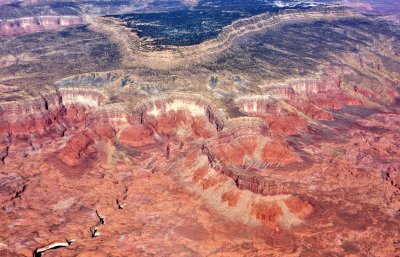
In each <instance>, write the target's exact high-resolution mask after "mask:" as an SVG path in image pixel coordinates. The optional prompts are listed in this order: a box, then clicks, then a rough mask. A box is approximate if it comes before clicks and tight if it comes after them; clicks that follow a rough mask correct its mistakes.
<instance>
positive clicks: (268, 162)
mask: <svg viewBox="0 0 400 257" xmlns="http://www.w3.org/2000/svg"><path fill="white" fill-rule="evenodd" d="M344 74H346V72H343V71H342V70H341V71H340V72H339V71H337V70H335V69H330V71H325V72H322V75H321V76H320V77H319V78H310V79H308V80H304V79H302V80H299V81H291V82H288V83H286V84H276V85H275V86H274V87H269V88H270V89H271V88H272V89H271V90H270V91H268V92H270V93H269V94H264V95H262V96H254V95H253V96H241V97H238V98H237V99H236V100H235V101H234V103H235V104H236V105H237V108H238V110H240V112H241V113H242V114H243V117H230V116H229V115H228V114H227V111H226V110H225V109H224V108H223V107H222V106H218V104H217V103H216V102H214V101H212V100H211V99H209V98H206V97H203V96H201V95H196V94H182V93H175V94H164V95H161V96H157V97H153V98H149V99H144V100H142V101H139V102H137V103H136V104H134V105H132V104H130V103H123V102H121V103H110V100H111V98H110V97H109V96H108V94H107V93H106V92H108V91H107V89H106V88H103V89H101V88H90V87H64V88H60V89H59V90H58V91H56V92H54V93H49V94H46V95H42V96H41V97H39V98H35V99H32V100H29V101H24V102H10V103H7V104H2V105H1V109H0V110H1V115H0V120H1V124H2V125H1V128H0V135H1V141H0V143H1V149H0V150H1V151H0V158H1V163H2V165H1V166H0V169H1V170H4V172H6V173H2V174H7V177H4V181H5V184H4V185H3V188H4V190H3V191H2V197H1V201H2V205H3V212H4V214H5V216H4V217H5V222H9V224H11V225H12V224H14V223H15V222H19V223H18V224H19V225H18V228H17V229H16V230H15V233H12V234H9V236H8V238H7V240H6V241H5V243H4V245H6V247H4V246H3V250H2V251H3V253H4V254H8V253H12V252H13V253H17V254H28V253H29V252H32V251H33V250H34V249H35V248H36V247H38V246H39V245H41V244H45V243H46V242H47V243H50V242H51V241H55V240H60V239H62V238H63V237H67V238H74V239H77V240H78V241H79V247H72V246H71V247H69V248H70V249H69V250H70V251H72V252H74V254H78V253H81V254H83V253H85V254H92V253H94V252H93V251H96V252H97V251H104V250H100V249H111V248H108V247H111V246H112V245H114V244H117V242H123V244H124V245H125V246H124V247H125V248H124V249H125V250H124V251H127V252H134V253H136V254H138V255H140V254H141V253H142V251H145V252H148V251H152V252H154V253H156V254H157V253H161V251H165V249H167V248H168V247H167V245H168V243H167V241H163V240H161V242H164V243H162V244H161V245H160V244H158V246H155V245H154V244H153V243H152V242H153V241H147V240H149V239H143V240H145V241H141V240H139V241H138V239H139V238H140V237H141V236H140V235H146V236H145V238H147V235H153V236H155V234H154V231H153V230H152V228H153V227H154V226H156V227H157V230H159V229H161V230H165V231H168V230H169V231H170V232H166V233H167V234H168V235H169V237H171V238H173V239H174V240H177V241H181V240H186V239H184V238H191V240H192V239H193V240H194V241H191V242H192V243H190V244H191V245H193V246H195V245H196V244H198V243H201V244H202V245H204V244H206V245H208V248H207V249H208V250H206V252H207V251H213V249H215V247H218V245H219V243H217V242H214V240H213V239H212V238H211V237H210V233H213V234H214V235H217V236H218V237H222V238H223V236H222V234H224V233H233V231H231V229H233V228H232V226H233V224H234V227H235V230H236V229H237V230H239V231H242V232H243V233H247V232H246V231H250V230H251V231H253V232H252V233H254V234H253V235H252V236H250V237H249V239H248V240H251V241H252V242H253V247H254V249H257V251H258V252H260V254H268V253H271V251H272V250H269V249H265V248H263V247H262V245H263V244H265V241H264V243H262V242H261V241H259V240H260V234H259V233H261V234H263V235H264V233H269V234H272V235H274V236H273V237H274V238H276V237H278V238H281V237H284V236H289V237H290V238H293V240H296V238H297V239H299V238H303V239H302V240H306V242H307V244H310V245H313V249H318V250H313V251H312V253H313V254H316V255H320V254H323V253H324V250H323V249H324V247H326V246H327V245H330V247H332V249H333V251H335V252H337V253H338V254H341V253H344V252H346V251H347V250H346V249H347V248H343V247H344V246H343V244H345V245H346V244H348V243H344V242H343V243H335V244H334V245H332V244H331V242H332V241H334V240H338V239H337V234H338V233H339V234H341V235H342V236H341V237H342V238H347V236H349V235H350V236H351V237H352V238H353V240H355V241H354V242H356V244H359V243H366V242H368V244H369V245H370V247H369V248H368V250H367V249H366V248H365V249H364V248H363V249H364V251H369V252H370V253H373V254H375V255H377V256H386V255H387V254H391V253H395V252H396V251H397V252H398V248H397V247H396V245H395V244H393V243H392V242H391V239H392V238H395V237H396V236H397V233H398V232H397V231H396V230H395V226H391V228H388V227H386V225H385V224H387V222H390V223H393V224H397V221H396V217H397V215H398V210H399V208H400V201H399V198H398V192H399V190H400V189H399V188H398V186H397V175H396V174H397V173H398V171H399V167H398V163H399V162H398V161H399V160H398V156H399V147H398V145H396V144H397V143H396V142H398V133H395V131H396V129H397V125H396V124H398V122H399V116H398V115H397V114H396V112H387V111H386V112H382V111H372V110H371V109H369V108H368V107H367V106H366V105H365V101H362V100H363V98H364V97H369V98H371V99H373V97H375V94H374V93H372V94H371V95H367V96H366V94H363V93H361V92H360V91H359V89H357V90H353V91H351V90H350V91H346V90H347V87H344V86H343V84H342V82H341V80H342V78H343V76H344ZM117 84H118V83H117ZM266 88H267V87H266ZM350 89H351V88H350ZM272 91H273V92H272ZM266 92H267V91H266ZM373 95H374V96H373ZM326 96H330V97H326ZM385 97H387V98H388V99H391V100H390V102H389V103H388V106H392V104H393V103H395V101H396V99H397V97H398V95H397V94H388V95H386V96H385ZM315 110H317V111H318V112H317V111H315ZM354 112H359V113H364V114H365V115H364V114H363V115H360V116H358V117H356V116H354ZM344 126H345V127H344ZM344 138H347V140H343V139H344ZM371 149H375V150H371ZM371 151H373V152H371ZM378 159H379V160H381V161H382V160H385V165H384V167H383V166H381V165H379V163H381V161H380V162H379V163H378V162H375V161H374V160H378ZM23 160H29V162H24V163H25V164H21V162H22V161H23ZM21 165H22V166H21ZM371 165H372V168H373V169H371ZM17 166H18V167H19V168H18V170H19V172H18V173H15V172H13V167H17ZM375 166H376V169H375V168H374V167H375ZM378 167H379V168H378ZM20 174H24V175H23V176H21V175H20ZM20 176H21V177H20ZM37 177H41V179H40V180H37V179H36V178H37ZM88 183H90V184H88ZM76 186H78V187H79V188H80V191H79V194H75V193H72V192H74V191H73V190H74V188H76ZM371 186H372V187H374V188H375V190H374V191H369V189H368V188H370V187H371ZM58 187H59V188H58ZM56 188H57V189H56ZM167 188H168V190H167ZM82 190H83V191H84V192H85V194H83V195H82V193H81V191H82ZM182 190H183V191H182ZM43 194H46V195H47V196H44V195H43ZM144 195H147V196H146V197H145V198H143V197H144ZM153 195H154V197H156V198H153ZM50 196H51V197H50ZM171 197H172V198H171ZM34 199H42V200H41V201H46V204H45V206H46V210H42V213H46V212H47V211H49V210H52V211H53V212H54V214H53V215H51V218H49V219H46V222H43V223H41V224H37V225H35V226H32V225H31V223H30V222H28V220H26V219H25V218H23V217H35V215H38V213H41V212H39V209H38V208H43V204H41V205H38V204H39V203H36V200H34ZM46 199H47V200H46ZM144 199H147V200H146V201H148V202H147V203H145V202H143V201H145V200H144ZM193 199H197V200H193ZM337 199H341V201H344V204H343V203H341V202H337ZM175 204H178V206H180V207H179V208H180V211H179V213H181V214H182V215H183V216H182V215H178V216H175V217H174V216H171V213H172V212H171V211H169V210H171V208H173V207H172V206H173V205H175ZM199 204H201V206H202V207H201V206H200V205H199ZM16 206H17V207H16ZM40 206H41V207H40ZM16 208H17V209H18V212H17V209H16ZM82 208H83V209H82ZM154 208H155V209H154ZM193 208H196V210H197V211H196V212H199V214H200V213H201V214H200V215H201V216H203V215H206V216H204V217H202V218H200V219H197V220H195V221H194V220H193V217H192V216H191V214H190V213H191V212H193ZM205 208H206V209H205ZM95 210H97V211H98V212H99V213H101V215H104V216H105V217H107V220H109V219H110V220H111V221H110V223H108V222H107V223H106V224H105V225H102V226H100V227H98V228H97V229H99V231H100V232H101V237H103V238H104V239H106V241H102V243H99V242H98V241H96V240H97V239H90V228H91V226H92V227H94V226H96V217H94V216H93V214H94V211H95ZM155 210H157V211H155ZM355 210H358V211H355ZM132 212H133V213H135V215H130V213H132ZM151 213H153V214H151ZM156 213H157V214H156ZM208 213H214V214H215V215H216V216H215V217H213V218H211V217H210V216H209V215H210V214H208ZM377 214H379V215H377ZM15 215H17V216H18V217H19V218H18V219H15ZM46 215H49V214H46ZM160 215H161V216H160ZM145 217H147V218H145ZM151 217H153V218H151ZM156 217H157V218H156ZM221 218H222V219H223V220H225V221H224V222H223V223H224V224H225V222H226V223H227V224H229V225H226V226H227V227H224V226H223V227H222V228H221V229H220V230H219V231H213V230H212V229H211V228H212V227H213V226H216V225H217V224H220V225H221V223H220V222H221V220H220V219H221ZM143 219H145V220H147V221H146V222H145V223H140V224H139V223H137V222H139V220H143ZM153 219H156V220H157V222H156V221H154V220H153ZM68 220H69V221H68ZM179 220H180V221H179ZM327 220H329V221H330V222H332V224H335V225H334V226H333V225H332V226H330V232H328V234H324V237H323V238H324V240H314V239H312V238H309V239H304V235H311V234H313V233H315V231H316V230H319V231H320V232H321V231H324V230H325V226H326V224H327V223H326V221H327ZM182 221H183V222H191V223H192V224H193V225H191V226H187V225H184V224H186V223H184V224H182V225H179V226H178V227H175V228H172V230H170V229H171V228H170V224H172V223H174V222H178V223H179V222H182ZM60 222H61V224H64V225H59V226H57V228H56V227H54V225H52V224H55V223H60ZM140 222H143V221H140ZM193 222H194V223H193ZM371 223H373V224H374V225H373V227H371ZM128 224H129V225H128ZM147 224H148V225H147ZM151 224H152V225H151ZM156 224H158V225H156ZM367 228H370V229H373V230H374V232H373V233H374V234H375V235H382V237H378V238H379V239H377V237H374V239H373V240H374V242H372V241H370V240H372V238H371V237H370V235H371V234H370V232H368V230H367ZM38 229H39V231H40V232H39V233H40V234H39V236H36V237H37V238H38V239H35V240H28V241H27V243H26V244H25V245H24V247H18V246H16V247H13V246H12V242H18V241H19V240H20V239H21V234H19V233H17V231H22V230H23V232H24V235H25V236H28V237H32V238H33V237H35V233H37V232H36V231H37V230H38ZM49 229H50V230H49ZM210 229H211V230H210ZM116 231H117V232H116ZM134 231H141V232H140V233H139V232H137V233H139V234H137V235H136V236H134V237H129V238H126V237H121V236H122V235H124V234H126V233H128V234H131V233H134V234H135V233H136V232H134ZM151 231H153V232H151ZM2 233H6V232H5V231H3V232H2ZM21 233H22V232H21ZM221 233H222V234H221ZM321 233H322V232H321ZM323 233H325V232H323ZM345 233H348V235H347V236H345ZM383 235H389V236H383ZM182 236H183V237H182ZM192 237H193V238H192ZM49 240H50V241H49ZM121 240H122V241H121ZM153 240H157V242H159V241H160V239H153ZM169 240H170V239H169ZM230 240H233V243H234V244H237V243H238V242H244V241H246V240H244V239H243V238H241V237H238V238H233V239H232V238H230ZM243 240H244V241H243ZM264 240H266V241H267V244H270V243H272V242H273V241H274V240H273V239H272V238H269V237H266V239H264ZM271 240H272V241H271ZM342 240H343V239H342ZM128 242H130V243H129V245H130V246H128V244H127V243H128ZM143 242H147V243H146V244H145V245H146V246H144V243H143ZM154 242H155V241H154ZM182 242H183V241H182ZM284 242H286V241H282V242H281V243H282V244H283V245H282V246H281V248H279V249H278V250H276V249H275V248H274V250H273V251H274V252H276V251H278V252H279V253H287V251H289V252H293V253H296V254H300V253H301V252H304V251H309V250H305V248H303V247H300V246H298V245H297V244H295V245H292V244H290V243H288V242H287V243H284ZM231 243H232V241H231ZM272 244H273V243H272ZM353 244H354V243H353ZM382 245H385V247H384V248H383V249H382ZM80 247H84V248H85V250H84V251H82V250H80V249H81V248H80ZM100 247H101V248H100ZM143 247H145V248H143ZM166 247H167V248H166ZM144 249H145V250H144ZM168 249H169V250H168V251H169V252H170V253H171V254H175V253H177V252H176V251H177V249H176V248H174V247H172V248H168ZM59 251H61V250H59ZM105 251H107V250H105ZM202 251H203V250H202ZM57 252H58V250H54V252H53V253H55V254H57ZM248 252H249V249H247V248H246V249H242V250H239V251H237V252H236V253H235V254H239V255H240V254H245V253H248ZM60 253H61V252H60Z"/></svg>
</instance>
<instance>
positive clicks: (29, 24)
mask: <svg viewBox="0 0 400 257" xmlns="http://www.w3.org/2000/svg"><path fill="white" fill-rule="evenodd" d="M85 23H86V22H85V21H84V19H83V18H82V17H78V16H38V17H27V18H19V19H13V20H0V36H20V35H25V34H31V33H36V32H43V31H47V30H55V29H60V28H63V27H67V26H76V25H81V24H85Z"/></svg>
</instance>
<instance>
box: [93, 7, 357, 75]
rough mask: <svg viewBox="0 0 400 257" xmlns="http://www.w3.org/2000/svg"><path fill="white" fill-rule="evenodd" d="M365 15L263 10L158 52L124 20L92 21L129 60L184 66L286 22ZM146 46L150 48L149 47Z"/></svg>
mask: <svg viewBox="0 0 400 257" xmlns="http://www.w3.org/2000/svg"><path fill="white" fill-rule="evenodd" d="M363 18H364V17H363V16H362V15H360V14H357V13H355V12H352V11H350V10H348V9H343V8H316V9H311V10H308V11H307V10H306V11H301V12H300V11H290V10H286V11H282V12H281V13H279V14H275V15H271V14H270V13H264V14H260V15H256V16H253V17H250V18H246V19H241V20H238V21H236V22H234V23H233V24H231V25H229V26H227V27H225V28H224V29H223V31H222V32H221V33H220V34H219V35H218V37H217V38H215V39H211V40H208V41H205V42H203V43H200V44H198V45H193V46H183V47H179V51H178V48H173V47H172V48H171V49H170V50H164V51H157V50H156V49H155V51H154V49H153V47H152V46H148V44H147V43H146V42H141V41H143V40H142V39H140V38H138V37H137V36H136V35H135V34H131V35H129V33H127V31H129V30H128V29H127V28H125V27H119V26H121V24H120V23H121V22H120V21H118V20H117V19H113V18H107V19H96V20H92V21H91V23H93V28H94V29H96V30H99V31H103V32H105V33H108V34H110V35H111V37H112V38H114V40H116V41H119V42H121V46H123V48H124V51H125V52H126V54H127V56H126V58H128V59H129V60H130V61H133V60H135V61H140V64H141V65H146V63H147V64H149V63H151V65H153V66H156V67H159V68H163V67H164V68H168V67H175V66H180V65H184V63H186V62H185V61H187V60H190V61H191V62H196V63H197V62H202V61H206V60H209V59H210V58H211V59H213V58H214V57H215V56H218V55H219V54H221V53H223V52H224V51H225V50H227V49H228V48H230V47H231V46H232V45H233V44H234V43H235V42H239V41H240V40H241V39H242V38H244V37H247V36H248V35H253V34H255V33H263V32H265V31H268V30H272V29H276V28H279V27H280V26H283V25H287V24H293V23H296V22H298V23H312V22H313V21H318V20H321V19H322V20H326V21H332V20H347V19H363ZM100 25H101V28H100ZM118 25H119V26H118ZM118 35H120V36H118ZM121 35H122V36H121ZM147 46H148V47H149V50H146V47H147ZM140 50H141V51H140ZM139 52H140V53H139ZM138 54H139V55H141V58H140V60H139V59H137V57H134V56H133V55H136V56H137V55H138ZM161 60H162V61H161ZM161 62H162V63H161ZM162 65H164V66H162Z"/></svg>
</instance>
